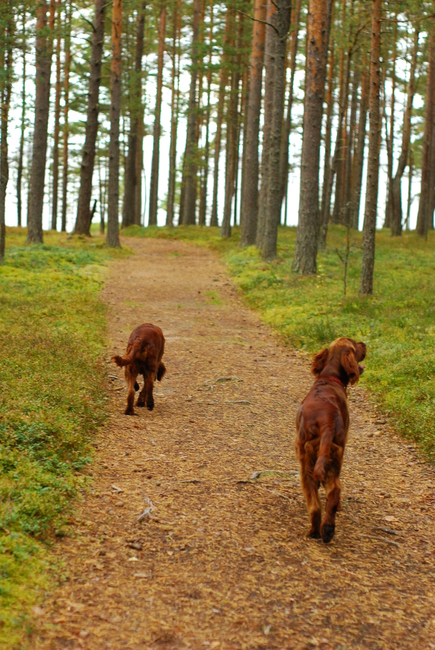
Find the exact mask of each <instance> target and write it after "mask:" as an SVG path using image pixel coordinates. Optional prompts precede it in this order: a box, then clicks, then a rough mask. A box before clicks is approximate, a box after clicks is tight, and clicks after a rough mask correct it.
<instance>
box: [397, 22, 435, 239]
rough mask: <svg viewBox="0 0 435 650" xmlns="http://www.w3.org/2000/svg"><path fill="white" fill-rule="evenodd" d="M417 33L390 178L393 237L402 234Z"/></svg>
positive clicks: (417, 33) (416, 34)
mask: <svg viewBox="0 0 435 650" xmlns="http://www.w3.org/2000/svg"><path fill="white" fill-rule="evenodd" d="M418 35H419V32H418V31H417V29H416V30H415V32H414V47H413V51H412V59H411V69H410V72H409V83H408V92H407V97H406V109H405V116H404V118H403V130H402V151H401V152H400V157H399V162H398V164H397V171H396V175H395V176H394V178H393V179H392V184H391V208H392V210H391V212H392V214H391V234H392V236H393V237H394V236H398V235H401V234H402V219H403V211H402V176H403V173H404V171H405V167H406V164H407V162H408V152H409V143H410V140H411V116H412V103H413V101H414V95H415V70H416V67H417V52H418ZM432 168H433V167H432V165H431V169H432ZM431 187H432V185H431Z"/></svg>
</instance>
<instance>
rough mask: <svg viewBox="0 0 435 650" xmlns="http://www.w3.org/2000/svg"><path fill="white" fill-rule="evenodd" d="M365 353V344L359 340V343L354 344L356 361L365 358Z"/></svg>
mask: <svg viewBox="0 0 435 650" xmlns="http://www.w3.org/2000/svg"><path fill="white" fill-rule="evenodd" d="M366 354H367V348H366V344H365V343H363V342H362V341H360V342H359V343H357V344H356V355H355V356H356V358H357V361H363V360H364V359H365V356H366Z"/></svg>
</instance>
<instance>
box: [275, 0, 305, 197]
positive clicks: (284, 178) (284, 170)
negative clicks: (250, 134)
mask: <svg viewBox="0 0 435 650" xmlns="http://www.w3.org/2000/svg"><path fill="white" fill-rule="evenodd" d="M300 20H301V0H296V6H295V9H294V12H293V13H292V19H291V21H292V27H291V33H290V83H289V89H288V102H287V113H286V118H285V123H284V128H283V140H282V145H281V165H280V176H281V198H282V200H284V198H285V196H286V192H287V185H288V172H289V163H290V161H289V147H290V133H291V127H292V108H293V93H294V85H295V74H296V55H297V51H298V36H299V24H300Z"/></svg>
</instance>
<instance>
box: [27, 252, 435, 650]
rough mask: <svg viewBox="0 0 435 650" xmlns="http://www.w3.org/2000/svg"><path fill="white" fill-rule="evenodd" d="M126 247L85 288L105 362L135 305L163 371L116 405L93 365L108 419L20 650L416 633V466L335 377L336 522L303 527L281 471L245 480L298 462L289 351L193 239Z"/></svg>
mask: <svg viewBox="0 0 435 650" xmlns="http://www.w3.org/2000/svg"><path fill="white" fill-rule="evenodd" d="M126 244H127V245H128V246H130V247H132V248H134V249H135V252H136V255H135V257H133V258H130V259H127V260H122V261H117V262H114V263H113V264H112V267H111V274H110V277H109V279H108V282H107V284H106V288H105V289H104V292H103V297H104V299H105V300H106V301H107V303H108V304H109V327H110V329H109V334H110V338H111V343H112V345H111V347H110V350H108V353H107V354H108V359H109V358H110V356H111V354H112V353H114V352H115V351H116V352H123V351H124V349H125V345H126V341H127V338H128V335H129V333H130V331H131V330H132V329H133V328H134V327H135V326H136V325H138V324H140V323H142V322H146V321H150V322H153V323H155V324H158V325H160V326H161V327H162V329H163V331H164V333H165V336H166V340H167V345H166V353H165V356H164V361H165V364H166V367H167V375H166V377H165V378H164V380H163V382H162V383H161V384H157V385H156V408H155V410H154V411H153V412H152V413H150V412H149V411H147V410H144V409H136V410H137V413H138V415H137V416H136V417H128V416H124V415H123V414H122V413H123V410H124V408H125V396H126V392H125V390H124V380H123V379H122V372H121V370H119V369H117V368H116V367H115V366H114V365H113V364H109V363H108V366H107V368H108V371H107V374H108V392H109V394H110V412H111V416H110V422H109V423H108V425H107V427H106V428H105V429H104V430H103V431H102V432H101V435H100V437H99V440H97V447H98V451H97V456H96V459H95V463H94V465H93V466H92V468H91V472H92V474H93V484H92V490H91V491H90V492H89V493H88V494H86V495H85V496H84V499H83V502H82V503H81V504H79V506H78V512H77V518H76V519H77V521H76V523H75V524H74V526H73V527H72V534H71V536H70V537H68V538H66V539H65V540H63V541H61V542H59V544H58V546H57V554H58V556H59V557H60V558H61V559H62V560H63V562H64V563H65V573H66V574H67V575H68V576H69V579H68V580H67V581H66V582H63V583H62V584H61V585H59V588H58V589H57V591H56V593H55V594H53V596H52V597H51V598H49V599H48V600H47V602H46V603H44V610H45V616H44V619H45V621H47V624H48V626H47V628H46V629H48V631H45V632H44V633H43V634H42V633H41V634H39V635H38V638H35V641H34V647H35V648H55V649H56V650H57V649H58V648H59V649H60V648H74V649H79V648H86V649H89V650H93V649H98V650H99V649H102V648H111V649H113V650H121V649H124V648H134V649H141V650H142V649H147V648H150V649H151V650H154V649H155V648H174V649H178V648H192V649H193V650H196V649H207V648H210V649H212V648H219V649H229V650H232V649H238V648H244V649H247V650H254V649H258V650H260V649H264V650H266V649H267V650H269V649H270V650H272V649H275V648H276V649H277V650H283V649H284V648H285V649H289V650H290V649H291V650H293V649H299V648H313V647H320V648H324V649H325V650H328V649H329V648H337V649H339V648H342V649H344V648H346V649H349V648H394V649H396V648H418V649H421V648H435V546H434V533H435V473H434V471H433V469H432V468H431V467H429V466H428V465H426V464H425V463H423V462H422V461H420V460H419V459H418V458H417V455H416V454H415V452H414V451H413V449H412V448H410V447H408V446H407V445H406V444H405V443H404V442H403V441H400V440H398V439H397V438H396V437H395V436H394V435H393V434H391V433H390V432H389V431H388V425H386V424H385V423H384V422H382V421H380V418H379V416H378V415H377V413H376V411H375V410H374V409H373V407H370V406H369V404H368V403H367V401H366V400H365V398H364V392H363V391H362V390H361V389H360V388H357V389H355V390H352V391H351V395H350V410H351V433H350V440H349V445H348V448H347V450H346V460H345V463H344V471H343V474H342V478H343V511H342V512H341V513H339V515H338V523H337V533H336V536H335V538H334V540H333V542H332V543H331V544H330V545H328V546H325V545H324V544H323V543H322V542H321V541H317V540H309V539H307V538H306V533H307V531H308V528H309V520H308V515H307V512H306V508H305V503H304V499H303V496H302V493H301V489H300V484H299V479H298V476H297V474H296V472H294V473H293V474H290V475H288V476H284V477H279V476H277V475H266V476H264V477H261V478H260V479H259V480H258V481H257V482H254V481H249V480H248V479H249V477H250V476H251V475H252V473H253V472H254V471H256V470H262V469H274V470H282V471H287V472H288V471H291V470H297V468H298V467H297V462H296V460H295V456H294V452H293V438H294V416H295V411H296V408H297V405H298V403H299V401H300V400H301V398H302V397H303V396H304V395H305V393H306V391H307V389H308V388H309V386H310V385H311V378H310V376H309V372H308V368H309V364H308V362H307V360H306V359H301V358H299V356H298V355H297V354H295V353H293V352H292V351H289V350H286V349H285V348H284V347H283V346H282V345H281V344H280V342H279V341H278V339H277V338H276V337H274V336H273V335H272V334H271V332H270V330H268V329H267V328H266V327H264V326H263V325H261V324H260V322H259V319H258V317H257V315H256V314H255V313H253V312H251V311H249V310H248V309H246V308H245V307H244V306H243V305H241V303H240V301H239V300H238V298H237V294H236V292H235V290H234V289H233V288H232V287H231V284H230V283H229V280H228V278H227V276H226V274H225V270H224V267H223V266H222V264H221V263H220V262H219V261H218V259H217V258H216V256H214V255H213V254H212V253H211V252H209V251H208V250H205V249H201V248H199V247H194V246H192V245H188V244H185V243H181V242H176V241H162V240H145V241H138V240H128V242H126ZM367 364H370V355H369V356H368V358H367ZM110 376H112V377H114V376H118V379H110ZM147 498H148V499H150V500H151V502H152V503H153V504H154V510H153V511H152V513H151V519H148V518H147V517H145V518H144V520H143V521H142V522H138V517H139V515H140V514H141V513H142V512H143V511H144V509H145V508H146V507H147V505H148V502H147Z"/></svg>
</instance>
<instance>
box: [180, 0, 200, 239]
mask: <svg viewBox="0 0 435 650" xmlns="http://www.w3.org/2000/svg"><path fill="white" fill-rule="evenodd" d="M200 16H201V0H194V3H193V22H192V32H193V34H192V68H191V73H190V91H189V106H188V111H187V136H186V151H185V154H184V158H185V160H184V178H183V183H184V206H183V208H184V209H183V224H184V225H186V226H187V225H192V224H194V223H195V221H196V189H197V188H196V184H197V178H196V176H197V164H198V163H197V149H198V147H197V121H198V99H197V80H198V54H199V52H198V46H199V22H200Z"/></svg>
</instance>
